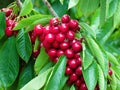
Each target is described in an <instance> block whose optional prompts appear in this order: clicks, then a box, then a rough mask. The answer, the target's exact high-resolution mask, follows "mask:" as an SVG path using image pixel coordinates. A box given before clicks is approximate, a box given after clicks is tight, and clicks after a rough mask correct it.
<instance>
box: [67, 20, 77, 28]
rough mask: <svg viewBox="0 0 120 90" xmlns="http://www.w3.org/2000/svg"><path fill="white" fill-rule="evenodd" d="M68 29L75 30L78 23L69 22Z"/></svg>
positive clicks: (75, 21)
mask: <svg viewBox="0 0 120 90" xmlns="http://www.w3.org/2000/svg"><path fill="white" fill-rule="evenodd" d="M69 27H70V29H75V28H77V27H78V22H77V20H70V22H69Z"/></svg>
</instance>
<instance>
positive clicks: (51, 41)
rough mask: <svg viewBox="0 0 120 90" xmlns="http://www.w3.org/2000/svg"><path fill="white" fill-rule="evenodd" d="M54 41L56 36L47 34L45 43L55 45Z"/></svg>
mask: <svg viewBox="0 0 120 90" xmlns="http://www.w3.org/2000/svg"><path fill="white" fill-rule="evenodd" d="M54 40H55V36H54V34H51V33H49V34H47V35H46V36H45V41H47V42H49V43H53V42H54Z"/></svg>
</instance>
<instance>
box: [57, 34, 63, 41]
mask: <svg viewBox="0 0 120 90" xmlns="http://www.w3.org/2000/svg"><path fill="white" fill-rule="evenodd" d="M64 40H65V35H64V34H62V33H59V34H57V35H56V41H58V42H63V41H64Z"/></svg>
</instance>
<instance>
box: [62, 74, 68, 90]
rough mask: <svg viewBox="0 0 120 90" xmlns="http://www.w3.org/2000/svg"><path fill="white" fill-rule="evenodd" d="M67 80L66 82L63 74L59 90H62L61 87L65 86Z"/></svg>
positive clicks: (66, 78)
mask: <svg viewBox="0 0 120 90" xmlns="http://www.w3.org/2000/svg"><path fill="white" fill-rule="evenodd" d="M67 80H68V77H67V76H66V75H65V74H64V75H63V77H62V79H61V82H60V90H62V89H63V87H64V86H65V84H66V81H67Z"/></svg>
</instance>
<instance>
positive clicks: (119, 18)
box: [114, 0, 120, 27]
mask: <svg viewBox="0 0 120 90" xmlns="http://www.w3.org/2000/svg"><path fill="white" fill-rule="evenodd" d="M117 4H118V5H117V10H116V11H115V14H114V27H116V26H118V25H119V24H120V0H118V3H117Z"/></svg>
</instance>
